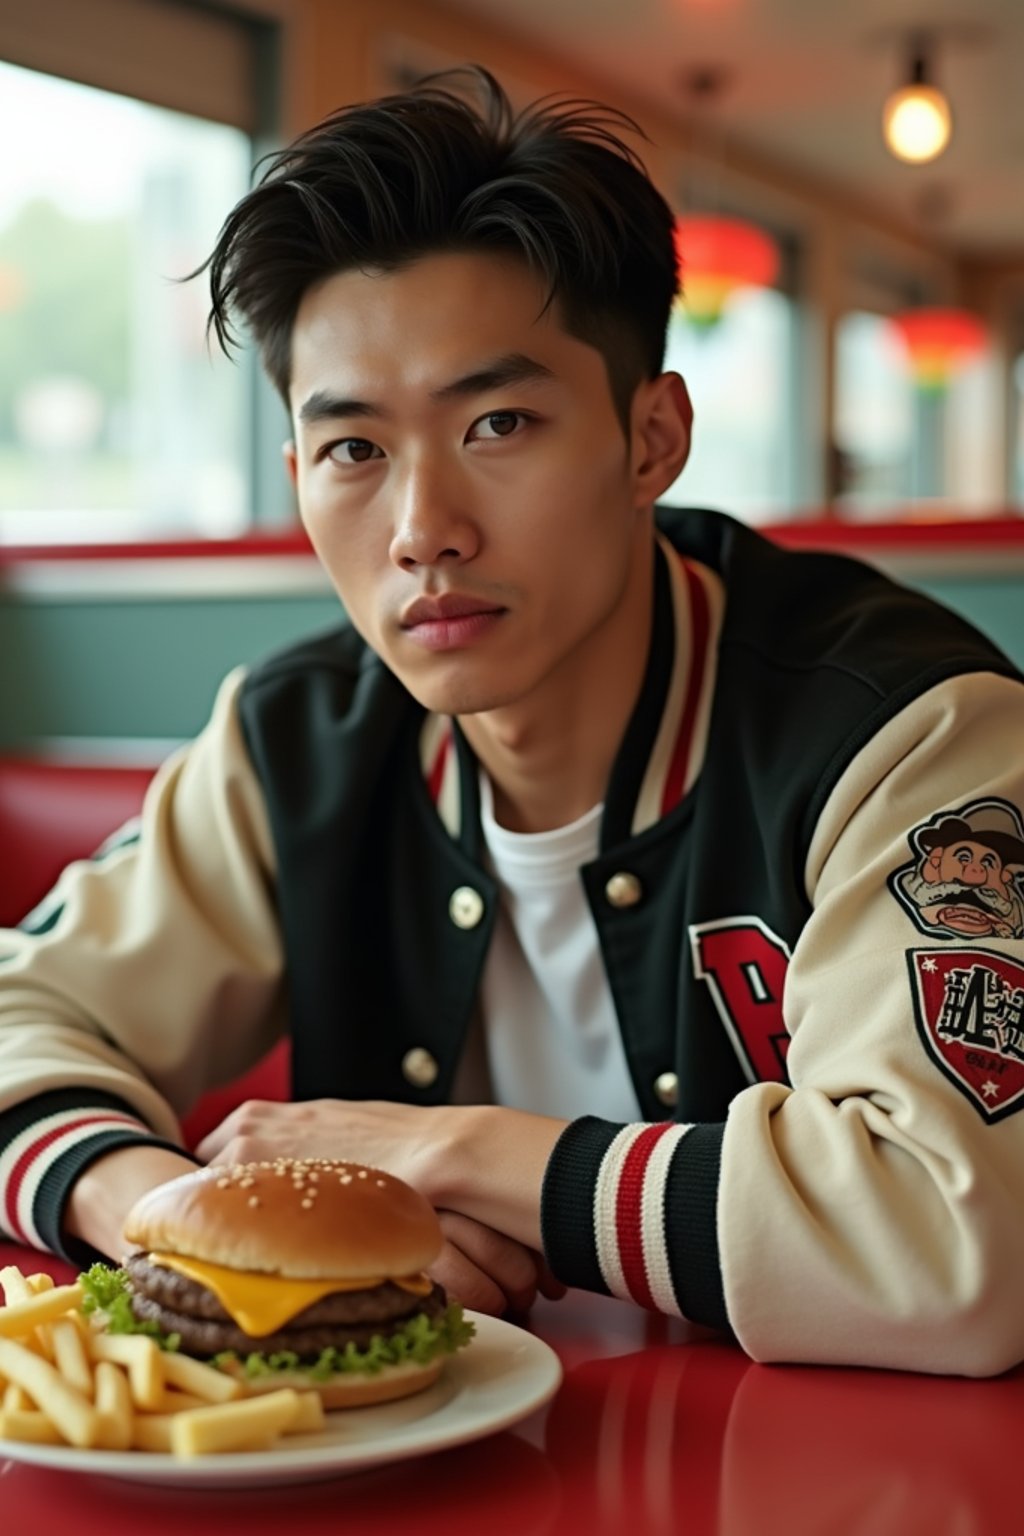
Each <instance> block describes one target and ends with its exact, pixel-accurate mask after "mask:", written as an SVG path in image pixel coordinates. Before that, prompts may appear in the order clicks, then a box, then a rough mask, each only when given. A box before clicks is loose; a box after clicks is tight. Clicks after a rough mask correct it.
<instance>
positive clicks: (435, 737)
mask: <svg viewBox="0 0 1024 1536" xmlns="http://www.w3.org/2000/svg"><path fill="white" fill-rule="evenodd" d="M420 767H421V769H422V771H423V777H424V778H425V779H426V781H427V791H428V793H429V795H430V798H431V800H433V802H434V804H435V805H436V806H437V813H438V815H439V816H440V818H441V820H442V822H443V823H444V825H445V827H446V828H447V829H448V832H449V833H450V834H451V836H452V837H458V835H459V815H460V808H459V800H460V796H459V765H458V761H457V759H456V754H455V732H454V727H453V725H452V722H451V718H450V716H448V715H428V716H427V718H426V719H425V720H424V722H423V729H422V730H421V731H420Z"/></svg>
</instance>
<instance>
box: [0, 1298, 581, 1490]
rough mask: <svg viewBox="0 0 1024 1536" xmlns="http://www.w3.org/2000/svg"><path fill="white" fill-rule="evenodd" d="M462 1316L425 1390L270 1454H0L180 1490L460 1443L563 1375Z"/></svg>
mask: <svg viewBox="0 0 1024 1536" xmlns="http://www.w3.org/2000/svg"><path fill="white" fill-rule="evenodd" d="M466 1316H467V1317H468V1318H471V1319H472V1321H473V1322H474V1323H475V1324H476V1337H475V1338H474V1340H473V1342H472V1343H471V1344H470V1345H468V1347H467V1348H465V1349H462V1350H460V1351H459V1353H458V1354H457V1355H453V1356H452V1357H451V1358H450V1359H449V1360H447V1361H446V1363H445V1368H444V1371H443V1372H442V1374H441V1377H440V1379H439V1380H438V1381H436V1382H435V1383H434V1385H433V1386H432V1387H428V1388H427V1390H426V1391H425V1392H418V1393H416V1395H415V1396H413V1397H407V1398H404V1399H401V1400H400V1401H399V1402H397V1403H383V1404H381V1406H380V1407H379V1408H349V1409H342V1410H340V1411H338V1412H334V1413H330V1414H328V1415H327V1427H326V1428H325V1429H323V1430H321V1431H319V1432H318V1433H317V1434H312V1435H288V1436H286V1437H285V1438H284V1439H283V1440H281V1442H280V1444H279V1446H277V1447H275V1448H274V1449H273V1450H271V1451H259V1452H255V1451H246V1452H235V1453H233V1454H224V1455H217V1456H204V1457H197V1458H196V1459H195V1460H193V1461H179V1460H178V1459H177V1458H176V1457H174V1456H165V1455H160V1454H157V1453H155V1452H152V1451H79V1450H76V1449H75V1448H74V1446H70V1445H28V1444H23V1443H21V1442H20V1441H15V1440H0V1461H3V1460H5V1459H6V1460H9V1461H24V1462H31V1463H32V1464H33V1465H35V1466H40V1467H53V1468H55V1469H60V1470H61V1471H63V1472H89V1473H92V1475H93V1476H101V1477H120V1478H129V1479H131V1480H132V1481H133V1482H143V1483H166V1484H174V1485H175V1486H177V1487H181V1488H236V1487H245V1488H255V1487H258V1486H260V1485H265V1484H273V1483H312V1482H317V1481H320V1480H322V1479H324V1478H329V1477H341V1476H343V1475H345V1474H346V1473H349V1472H358V1471H360V1470H361V1469H362V1468H364V1467H375V1466H379V1465H380V1464H381V1463H382V1462H386V1461H399V1460H402V1459H403V1458H405V1457H407V1456H424V1455H426V1453H427V1452H428V1451H440V1450H445V1449H447V1448H448V1447H449V1446H453V1445H464V1444H465V1443H466V1441H468V1440H479V1439H480V1438H481V1437H482V1436H484V1435H491V1434H494V1433H496V1431H498V1430H500V1429H507V1428H508V1426H509V1425H510V1424H515V1423H516V1422H517V1421H518V1420H519V1419H522V1418H525V1417H526V1415H527V1414H528V1413H532V1412H533V1410H534V1409H535V1408H539V1407H540V1406H541V1404H542V1403H546V1402H547V1401H548V1399H549V1398H550V1397H553V1396H554V1394H555V1392H556V1391H557V1389H558V1385H559V1383H560V1381H561V1379H562V1367H561V1364H560V1362H559V1359H558V1356H557V1355H556V1354H555V1352H554V1350H552V1349H550V1348H549V1347H548V1345H547V1344H545V1343H544V1342H543V1341H542V1340H541V1339H538V1338H535V1337H534V1335H533V1334H532V1333H527V1332H525V1330H524V1329H522V1328H516V1327H514V1326H513V1325H512V1324H511V1323H504V1322H501V1321H500V1320H499V1319H498V1318H495V1317H486V1316H485V1315H483V1314H482V1313H479V1312H467V1313H466Z"/></svg>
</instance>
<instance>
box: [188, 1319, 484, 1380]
mask: <svg viewBox="0 0 1024 1536" xmlns="http://www.w3.org/2000/svg"><path fill="white" fill-rule="evenodd" d="M475 1332H476V1329H475V1327H474V1326H473V1324H472V1323H471V1322H469V1321H468V1320H467V1319H466V1318H465V1317H464V1316H463V1313H462V1308H461V1307H460V1306H459V1304H458V1302H457V1301H453V1302H451V1303H450V1304H449V1306H448V1307H447V1308H446V1310H445V1311H444V1312H443V1313H442V1315H441V1316H440V1317H437V1318H433V1319H431V1318H429V1317H427V1316H426V1314H425V1313H423V1312H421V1313H419V1314H418V1316H416V1317H413V1318H410V1319H409V1321H408V1322H406V1323H403V1324H402V1325H401V1327H399V1328H396V1329H395V1331H394V1332H393V1333H389V1334H388V1335H387V1336H386V1337H385V1336H384V1335H383V1334H379V1333H377V1334H374V1336H373V1338H372V1339H371V1340H370V1342H369V1344H368V1345H367V1346H366V1347H365V1348H364V1349H360V1348H359V1346H358V1345H357V1344H352V1343H349V1344H346V1345H345V1347H344V1349H340V1350H339V1349H334V1348H329V1349H325V1350H322V1351H321V1353H320V1354H319V1356H318V1357H317V1359H316V1360H305V1361H303V1360H300V1359H299V1356H298V1355H296V1354H293V1353H292V1351H291V1350H281V1351H279V1352H278V1353H275V1354H272V1355H264V1354H260V1353H258V1352H256V1351H253V1353H251V1354H248V1355H244V1356H231V1355H218V1357H217V1359H218V1360H219V1361H226V1360H228V1359H232V1358H236V1359H239V1361H240V1363H241V1365H242V1368H243V1370H244V1371H245V1374H246V1375H247V1376H268V1375H272V1374H273V1373H274V1372H275V1371H294V1370H304V1371H307V1372H308V1373H309V1375H310V1376H311V1377H312V1378H313V1380H314V1381H326V1380H327V1379H328V1377H330V1376H335V1375H337V1374H339V1373H345V1372H349V1371H364V1372H366V1373H367V1374H369V1375H371V1376H372V1375H374V1374H375V1373H376V1372H377V1371H380V1370H382V1369H383V1368H384V1366H386V1365H402V1364H404V1363H406V1362H409V1363H412V1364H415V1365H428V1364H429V1363H430V1361H431V1360H434V1359H436V1358H437V1356H438V1355H453V1354H454V1353H455V1351H456V1350H457V1349H462V1348H463V1347H464V1346H465V1345H466V1344H468V1343H469V1341H470V1339H471V1338H472V1337H473V1335H474V1333H475Z"/></svg>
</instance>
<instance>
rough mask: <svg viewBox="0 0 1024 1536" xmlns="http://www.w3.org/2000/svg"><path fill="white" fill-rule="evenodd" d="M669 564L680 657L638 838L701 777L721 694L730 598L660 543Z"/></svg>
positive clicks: (640, 803) (640, 799)
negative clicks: (721, 640)
mask: <svg viewBox="0 0 1024 1536" xmlns="http://www.w3.org/2000/svg"><path fill="white" fill-rule="evenodd" d="M660 542H661V544H662V549H663V551H664V554H665V559H666V561H667V563H668V572H669V583H670V590H671V593H672V611H673V616H674V620H675V633H676V645H675V658H674V660H673V663H672V676H671V678H670V679H669V686H668V693H667V695H666V698H665V708H664V710H663V711H662V717H661V724H660V726H659V727H658V734H657V737H656V739H655V742H654V748H653V751H652V752H651V757H650V761H649V762H648V764H647V771H646V773H645V774H644V781H643V784H642V785H641V787H640V793H639V795H638V796H637V802H636V808H635V810H634V812H633V823H632V831H633V834H634V836H635V835H636V834H637V833H640V832H643V831H644V830H645V829H646V828H647V827H652V826H653V825H654V824H655V822H657V821H660V819H661V817H662V816H666V815H667V814H668V812H669V811H671V810H673V809H674V807H675V806H677V805H678V804H679V802H680V800H682V798H683V796H684V795H685V794H686V793H687V792H688V791H689V790H690V788H691V786H692V785H693V784H694V782H695V781H696V779H697V775H698V774H699V773H700V770H701V765H702V763H703V761H704V749H705V746H706V744H707V733H708V722H709V720H710V718H711V700H712V697H713V695H714V690H715V672H716V670H717V668H716V662H717V658H718V634H719V630H720V629H721V624H722V613H723V610H724V605H725V599H724V594H723V591H722V584H721V581H720V580H719V578H718V577H717V576H716V574H715V573H714V572H713V571H710V570H708V569H707V567H706V566H703V565H698V564H697V563H696V561H693V560H684V559H683V557H682V556H681V555H680V554H679V553H678V551H677V550H675V549H673V548H672V546H671V545H670V544H669V543H667V541H666V540H664V539H661V540H660Z"/></svg>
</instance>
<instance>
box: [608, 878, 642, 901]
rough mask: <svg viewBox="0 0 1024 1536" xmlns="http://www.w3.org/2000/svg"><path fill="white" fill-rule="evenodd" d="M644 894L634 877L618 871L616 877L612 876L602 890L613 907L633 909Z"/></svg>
mask: <svg viewBox="0 0 1024 1536" xmlns="http://www.w3.org/2000/svg"><path fill="white" fill-rule="evenodd" d="M643 893H644V888H643V886H642V885H641V884H640V881H639V880H638V879H637V877H636V875H631V874H628V873H627V872H626V871H625V870H620V871H619V873H618V874H617V875H612V877H611V879H610V880H609V881H608V884H607V885H606V886H605V888H604V894H605V895H606V896H607V898H608V900H609V902H610V903H611V905H612V906H613V907H635V906H636V904H637V902H638V901H639V900H640V898H641V896H642V895H643Z"/></svg>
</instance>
